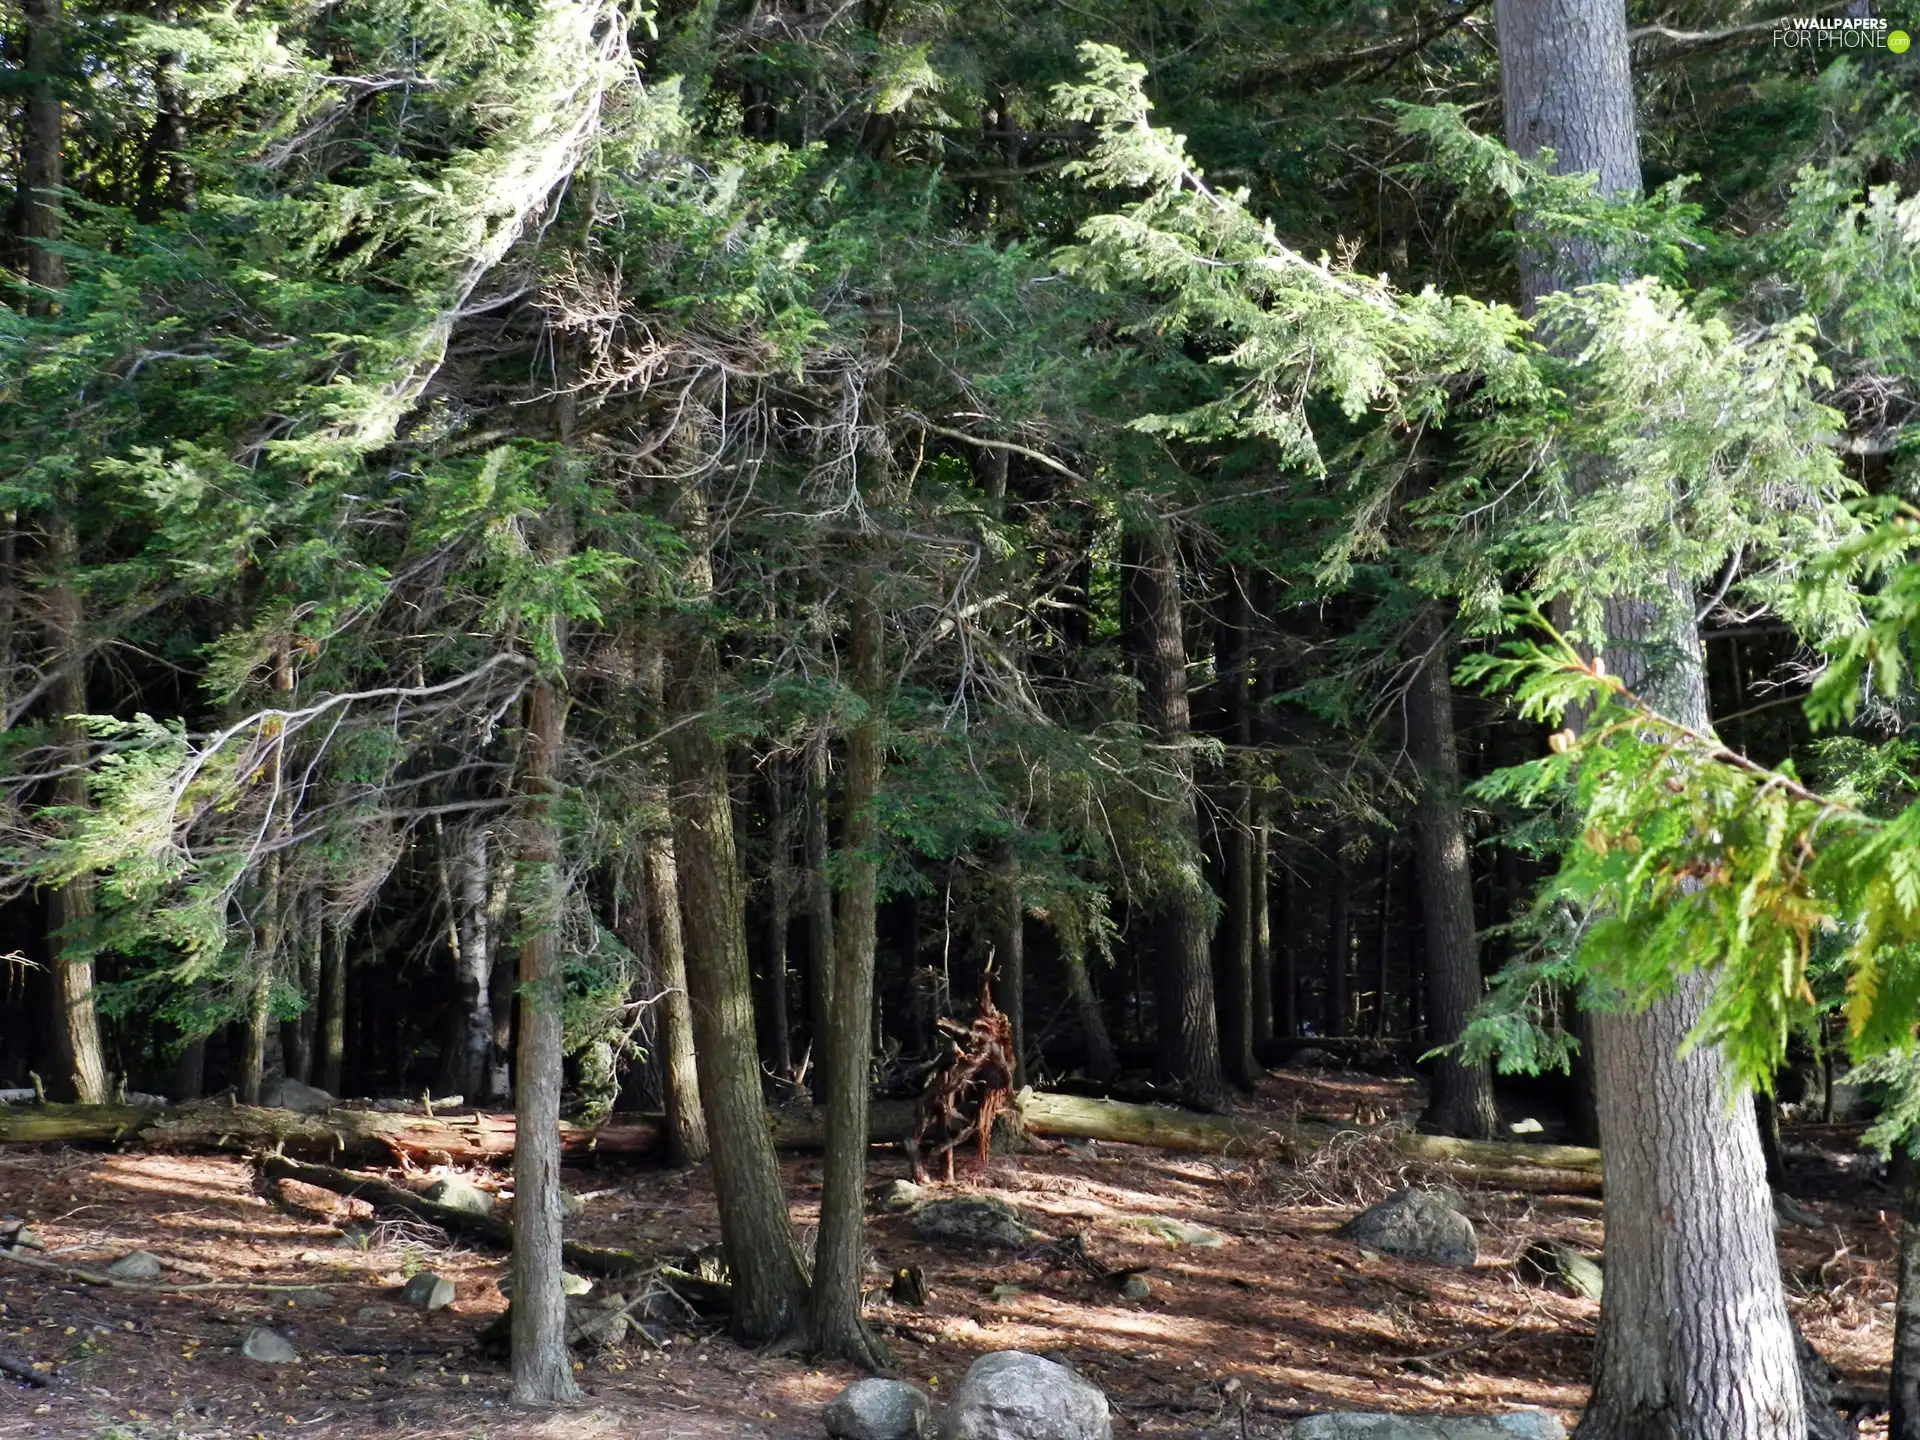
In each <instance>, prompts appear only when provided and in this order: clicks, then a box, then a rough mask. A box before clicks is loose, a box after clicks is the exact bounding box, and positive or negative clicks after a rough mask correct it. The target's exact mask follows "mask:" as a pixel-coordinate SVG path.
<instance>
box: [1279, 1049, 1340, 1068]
mask: <svg viewBox="0 0 1920 1440" xmlns="http://www.w3.org/2000/svg"><path fill="white" fill-rule="evenodd" d="M1345 1065H1346V1061H1344V1060H1342V1059H1341V1058H1340V1057H1339V1056H1338V1055H1335V1054H1334V1053H1333V1052H1332V1051H1331V1050H1322V1049H1321V1048H1320V1047H1319V1046H1317V1045H1303V1046H1301V1047H1300V1048H1299V1049H1298V1050H1296V1051H1294V1052H1293V1054H1292V1055H1290V1056H1288V1057H1287V1069H1289V1070H1339V1069H1342V1068H1344V1067H1345Z"/></svg>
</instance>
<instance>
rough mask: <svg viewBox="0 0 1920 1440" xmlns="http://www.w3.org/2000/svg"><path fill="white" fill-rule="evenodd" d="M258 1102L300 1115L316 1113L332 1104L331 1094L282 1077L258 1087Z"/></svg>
mask: <svg viewBox="0 0 1920 1440" xmlns="http://www.w3.org/2000/svg"><path fill="white" fill-rule="evenodd" d="M260 1103H261V1104H262V1105H267V1106H270V1107H272V1108H273V1109H276V1110H296V1111H298V1112H299V1113H300V1114H302V1115H317V1114H319V1113H320V1112H321V1111H322V1110H325V1109H326V1108H327V1107H328V1106H329V1105H331V1104H333V1096H331V1095H329V1094H328V1093H327V1092H326V1091H324V1090H316V1089H315V1088H314V1087H313V1086H311V1085H302V1084H301V1083H300V1082H299V1081H298V1080H289V1079H286V1078H284V1077H282V1078H281V1079H278V1080H269V1081H268V1082H267V1083H266V1084H265V1085H263V1086H261V1087H260Z"/></svg>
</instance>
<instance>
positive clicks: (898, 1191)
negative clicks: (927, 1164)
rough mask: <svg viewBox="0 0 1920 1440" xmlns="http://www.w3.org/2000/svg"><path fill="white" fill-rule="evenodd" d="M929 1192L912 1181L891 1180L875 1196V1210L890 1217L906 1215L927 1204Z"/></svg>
mask: <svg viewBox="0 0 1920 1440" xmlns="http://www.w3.org/2000/svg"><path fill="white" fill-rule="evenodd" d="M928 1193H929V1192H928V1190H927V1188H926V1186H924V1185H916V1184H914V1183H913V1182H912V1181H911V1180H889V1181H888V1182H887V1183H886V1184H884V1185H882V1186H881V1187H880V1188H879V1189H878V1190H876V1191H875V1192H874V1195H873V1208H874V1209H876V1210H880V1211H884V1212H885V1213H886V1214H888V1215H905V1214H907V1213H908V1212H909V1211H912V1210H918V1209H919V1208H920V1207H921V1206H922V1205H924V1204H926V1202H927V1197H928Z"/></svg>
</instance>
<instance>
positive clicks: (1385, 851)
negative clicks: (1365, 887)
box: [1368, 831, 1393, 1040]
mask: <svg viewBox="0 0 1920 1440" xmlns="http://www.w3.org/2000/svg"><path fill="white" fill-rule="evenodd" d="M1375 941H1376V944H1375V946H1374V952H1373V1015H1372V1019H1371V1022H1370V1023H1369V1025H1368V1029H1369V1031H1370V1032H1371V1033H1372V1035H1373V1038H1374V1039H1376V1040H1379V1039H1382V1038H1384V1037H1385V1035H1386V1033H1387V962H1388V959H1389V957H1390V956H1391V955H1392V953H1393V833H1392V832H1391V831H1388V832H1387V833H1386V834H1384V835H1382V836H1381V837H1380V924H1379V926H1378V927H1377V929H1376V934H1375Z"/></svg>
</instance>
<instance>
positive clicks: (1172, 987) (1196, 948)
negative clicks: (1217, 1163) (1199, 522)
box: [1127, 516, 1226, 1108]
mask: <svg viewBox="0 0 1920 1440" xmlns="http://www.w3.org/2000/svg"><path fill="white" fill-rule="evenodd" d="M1129 540H1130V542H1131V543H1130V544H1129V545H1128V547H1127V548H1128V549H1129V550H1130V551H1131V552H1132V554H1131V556H1130V559H1131V562H1132V563H1131V567H1130V568H1131V574H1130V575H1129V576H1128V587H1127V589H1128V594H1127V600H1128V604H1127V609H1128V619H1129V625H1128V628H1129V630H1130V631H1131V638H1132V641H1133V651H1134V668H1135V673H1136V674H1137V676H1138V678H1139V682H1140V704H1141V719H1142V721H1143V723H1144V727H1145V729H1146V730H1147V732H1148V733H1149V734H1151V735H1152V736H1153V737H1154V738H1155V740H1156V741H1157V742H1158V744H1159V746H1160V749H1161V758H1160V761H1159V764H1160V766H1161V768H1162V770H1163V772H1164V773H1163V774H1162V775H1161V776H1160V777H1159V779H1158V780H1157V781H1156V788H1157V789H1158V790H1159V791H1160V792H1161V795H1160V798H1159V799H1157V800H1155V801H1153V802H1151V803H1152V806H1153V810H1154V812H1155V813H1154V816H1153V819H1154V824H1155V828H1156V830H1157V831H1158V833H1159V839H1160V844H1161V845H1162V846H1163V847H1164V849H1165V851H1166V852H1167V858H1166V859H1165V860H1164V861H1163V862H1162V866H1161V870H1162V873H1161V874H1160V875H1158V876H1156V877H1155V880H1156V884H1157V887H1158V890H1159V893H1158V895H1157V896H1156V898H1155V906H1156V912H1157V913H1156V915H1155V925H1154V935H1155V941H1156V945H1155V950H1156V954H1155V957H1154V967H1153V971H1154V976H1153V978H1154V998H1155V1008H1156V1010H1157V1012H1158V1026H1159V1038H1160V1068H1161V1070H1162V1071H1163V1072H1164V1073H1165V1075H1166V1076H1167V1078H1168V1079H1170V1080H1171V1081H1173V1083H1174V1084H1175V1085H1177V1086H1178V1087H1179V1088H1180V1089H1181V1090H1182V1091H1183V1092H1184V1093H1185V1095H1186V1097H1187V1098H1188V1099H1189V1100H1190V1101H1191V1102H1192V1103H1193V1104H1195V1105H1198V1106H1200V1107H1202V1108H1214V1107H1218V1106H1219V1105H1221V1104H1223V1103H1224V1102H1225V1099H1226V1082H1225V1079H1224V1078H1223V1076H1222V1073H1221V1063H1220V1029H1219V1023H1218V1020H1217V1018H1216V1016H1215V1014H1214V1003H1213V957H1212V955H1211V954H1210V949H1211V942H1212V938H1213V922H1214V904H1215V902H1214V896H1213V894H1212V893H1211V892H1210V891H1209V890H1208V888H1207V881H1206V876H1205V873H1204V871H1203V869H1202V866H1201V859H1200V820H1199V813H1198V811H1197V809H1196V808H1195V805H1196V799H1195V788H1194V779H1193V755H1192V752H1191V750H1190V748H1189V745H1190V741H1191V739H1192V723H1191V712H1190V710H1189V708H1188V703H1187V640H1186V629H1185V623H1184V622H1185V617H1184V615H1183V613H1182V609H1181V604H1180V559H1179V552H1178V550H1177V549H1176V547H1175V545H1174V539H1173V532H1172V530H1171V529H1170V528H1169V527H1168V525H1167V523H1166V522H1165V521H1164V520H1162V519H1160V518H1159V517H1157V516H1154V517H1150V518H1148V519H1147V520H1146V521H1145V522H1144V523H1142V524H1141V525H1139V526H1138V527H1137V528H1136V529H1135V530H1134V531H1133V532H1132V533H1131V534H1130V536H1129Z"/></svg>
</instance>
